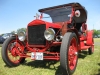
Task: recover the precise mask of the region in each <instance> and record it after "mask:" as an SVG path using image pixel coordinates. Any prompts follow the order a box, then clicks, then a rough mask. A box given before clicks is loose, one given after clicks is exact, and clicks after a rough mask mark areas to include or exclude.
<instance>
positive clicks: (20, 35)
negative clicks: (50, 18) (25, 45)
mask: <svg viewBox="0 0 100 75" xmlns="http://www.w3.org/2000/svg"><path fill="white" fill-rule="evenodd" d="M18 39H19V40H20V41H25V39H26V35H25V32H24V31H19V32H18Z"/></svg>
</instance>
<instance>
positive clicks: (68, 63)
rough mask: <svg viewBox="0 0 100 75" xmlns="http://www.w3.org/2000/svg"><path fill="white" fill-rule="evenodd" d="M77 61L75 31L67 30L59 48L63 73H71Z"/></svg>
mask: <svg viewBox="0 0 100 75" xmlns="http://www.w3.org/2000/svg"><path fill="white" fill-rule="evenodd" d="M77 61H78V43H77V36H76V34H75V33H72V32H67V33H66V34H65V35H64V38H63V40H62V44H61V49H60V65H61V67H62V68H63V71H64V75H72V74H73V73H74V71H75V69H76V65H77Z"/></svg>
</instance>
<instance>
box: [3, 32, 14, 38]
mask: <svg viewBox="0 0 100 75" xmlns="http://www.w3.org/2000/svg"><path fill="white" fill-rule="evenodd" d="M11 36H12V33H5V34H4V35H3V36H2V37H3V38H4V39H7V38H9V37H11Z"/></svg>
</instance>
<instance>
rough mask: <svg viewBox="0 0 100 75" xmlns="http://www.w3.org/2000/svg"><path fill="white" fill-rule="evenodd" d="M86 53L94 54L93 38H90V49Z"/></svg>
mask: <svg viewBox="0 0 100 75" xmlns="http://www.w3.org/2000/svg"><path fill="white" fill-rule="evenodd" d="M88 53H89V55H91V54H93V53H94V40H93V38H92V46H91V47H90V48H88Z"/></svg>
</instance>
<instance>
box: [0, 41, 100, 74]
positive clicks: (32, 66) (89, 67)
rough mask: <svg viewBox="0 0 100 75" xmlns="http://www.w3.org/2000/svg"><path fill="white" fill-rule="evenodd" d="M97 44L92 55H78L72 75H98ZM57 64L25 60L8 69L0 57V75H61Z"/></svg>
mask: <svg viewBox="0 0 100 75" xmlns="http://www.w3.org/2000/svg"><path fill="white" fill-rule="evenodd" d="M98 42H100V39H95V43H97V44H98ZM97 44H96V45H95V52H94V54H92V55H88V53H87V52H86V51H83V53H81V54H79V59H78V64H77V67H76V71H75V72H74V74H73V75H100V45H99V44H100V43H99V44H98V45H97ZM0 50H1V49H0ZM0 54H1V53H0ZM59 64H60V63H59V62H56V61H32V60H30V58H27V59H26V62H25V63H24V64H22V65H20V66H17V67H13V68H10V67H7V66H6V65H5V63H4V62H3V60H2V58H1V55H0V75H62V71H61V68H60V66H59Z"/></svg>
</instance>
